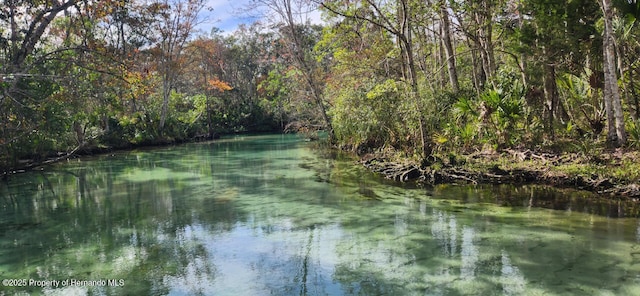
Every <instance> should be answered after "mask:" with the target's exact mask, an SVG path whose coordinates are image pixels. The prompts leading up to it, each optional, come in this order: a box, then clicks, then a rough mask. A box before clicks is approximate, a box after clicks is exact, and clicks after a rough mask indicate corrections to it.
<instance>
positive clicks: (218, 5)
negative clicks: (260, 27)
mask: <svg viewBox="0 0 640 296" xmlns="http://www.w3.org/2000/svg"><path fill="white" fill-rule="evenodd" d="M249 2H250V0H207V3H206V5H205V9H204V10H202V12H201V17H202V18H203V19H205V21H204V22H203V23H202V24H200V26H199V27H198V29H199V30H200V31H202V32H203V33H204V34H207V35H208V34H209V32H211V29H212V28H218V29H220V30H221V31H222V33H223V34H224V35H228V34H231V33H233V31H235V30H236V29H237V28H238V26H239V25H240V24H246V25H250V24H252V23H254V22H256V21H259V20H260V17H258V16H257V15H259V13H256V12H257V11H255V10H253V11H249V12H247V11H246V8H247V6H248V5H249ZM251 15H254V16H251ZM310 18H311V21H312V23H320V22H321V21H320V12H319V11H316V12H313V13H311V14H310Z"/></svg>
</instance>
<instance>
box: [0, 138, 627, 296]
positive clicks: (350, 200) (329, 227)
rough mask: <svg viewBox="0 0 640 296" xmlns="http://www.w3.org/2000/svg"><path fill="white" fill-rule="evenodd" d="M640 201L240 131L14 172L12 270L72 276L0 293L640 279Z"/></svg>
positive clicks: (5, 225)
mask: <svg viewBox="0 0 640 296" xmlns="http://www.w3.org/2000/svg"><path fill="white" fill-rule="evenodd" d="M550 196H551V197H550ZM539 206H542V207H547V208H541V207H539ZM637 213H638V209H637V206H635V205H633V204H631V205H629V204H624V203H620V202H615V201H614V202H601V201H593V200H592V199H588V198H585V196H584V193H580V192H573V193H558V192H556V191H550V190H549V189H545V188H539V187H520V188H513V187H508V186H506V187H505V186H502V187H472V186H454V185H447V186H439V187H435V188H427V189H425V188H422V189H421V188H402V187H399V186H392V185H390V184H388V182H384V181H382V180H381V179H379V178H378V177H376V176H373V175H372V174H370V173H368V172H366V171H364V170H363V169H362V168H361V167H360V166H358V165H354V162H353V160H349V159H339V160H334V159H332V158H331V157H327V155H324V154H323V153H319V152H318V151H317V150H314V149H310V147H309V144H308V143H306V142H304V141H302V140H301V139H299V138H297V137H296V136H292V135H266V136H242V137H233V138H227V139H222V140H219V141H215V142H210V143H196V144H188V145H181V146H175V147H167V148H160V149H149V150H138V151H131V152H122V153H115V154H112V155H104V156H100V157H95V158H87V159H81V160H71V161H69V162H67V163H61V164H57V165H55V166H51V167H47V168H45V169H44V170H43V171H41V172H30V173H25V174H21V175H16V176H13V177H12V178H11V179H10V181H9V182H7V183H1V184H0V279H3V280H4V279H25V280H32V281H36V280H38V281H39V280H46V281H60V283H62V282H64V281H65V280H67V286H65V287H62V285H61V284H59V286H58V287H36V286H34V285H27V286H22V287H7V286H6V285H4V286H3V285H0V295H14V294H18V295H20V294H45V295H74V294H75V295H425V294H426V295H640V220H638V219H637V218H635V217H637ZM110 280H111V281H110ZM70 281H74V282H75V283H76V284H74V285H70V284H69V283H70ZM82 281H85V282H82ZM102 281H104V282H102ZM16 283H19V282H15V281H14V282H6V284H9V285H15V284H16ZM78 283H79V284H78ZM89 283H95V284H97V285H96V286H90V285H89Z"/></svg>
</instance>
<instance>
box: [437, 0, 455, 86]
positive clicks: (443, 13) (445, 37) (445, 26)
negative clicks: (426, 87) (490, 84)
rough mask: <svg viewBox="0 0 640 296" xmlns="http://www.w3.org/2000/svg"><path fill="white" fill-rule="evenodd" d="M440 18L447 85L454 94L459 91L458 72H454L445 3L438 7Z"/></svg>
mask: <svg viewBox="0 0 640 296" xmlns="http://www.w3.org/2000/svg"><path fill="white" fill-rule="evenodd" d="M440 18H441V22H442V43H443V44H444V50H445V53H446V59H447V69H448V70H449V83H451V89H452V90H453V91H454V92H456V93H457V92H458V91H460V85H459V84H458V72H457V71H456V59H455V52H454V50H453V45H452V42H451V28H450V25H449V12H448V11H447V7H446V5H445V2H443V3H442V5H441V7H440Z"/></svg>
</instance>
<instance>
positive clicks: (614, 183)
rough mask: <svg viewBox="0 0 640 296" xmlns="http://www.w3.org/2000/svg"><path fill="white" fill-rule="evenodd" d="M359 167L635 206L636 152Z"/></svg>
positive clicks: (367, 162)
mask: <svg viewBox="0 0 640 296" xmlns="http://www.w3.org/2000/svg"><path fill="white" fill-rule="evenodd" d="M360 163H361V164H362V165H364V166H365V167H367V168H368V169H369V170H371V171H373V172H375V173H379V174H381V175H383V176H384V177H386V178H388V179H393V180H396V181H400V182H418V183H424V184H431V185H435V184H443V183H466V184H514V185H518V184H540V185H551V186H555V187H560V188H575V189H581V190H587V191H591V192H594V193H598V194H601V195H603V196H607V197H616V198H626V199H631V200H634V201H640V153H639V152H636V151H633V152H632V151H624V150H621V149H617V150H612V151H608V152H606V153H602V154H599V155H597V156H585V155H583V154H580V153H543V152H536V151H531V150H513V149H505V150H502V151H499V152H497V151H480V152H475V153H470V154H462V155H454V154H449V155H446V156H442V155H437V156H431V157H430V158H429V160H428V161H427V162H425V163H424V164H418V163H415V162H412V161H408V160H397V159H393V158H392V157H389V156H387V155H385V154H383V153H371V154H366V155H364V156H362V158H361V160H360Z"/></svg>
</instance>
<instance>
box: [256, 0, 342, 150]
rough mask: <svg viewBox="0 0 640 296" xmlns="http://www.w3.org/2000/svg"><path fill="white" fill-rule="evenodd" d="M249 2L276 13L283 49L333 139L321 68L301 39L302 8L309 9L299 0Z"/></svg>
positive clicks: (304, 20)
mask: <svg viewBox="0 0 640 296" xmlns="http://www.w3.org/2000/svg"><path fill="white" fill-rule="evenodd" d="M253 4H254V7H266V8H268V9H269V10H270V11H271V12H272V13H273V14H274V16H276V18H275V20H274V21H275V22H276V23H278V24H280V30H279V31H280V33H281V34H282V37H283V38H284V39H286V40H288V41H289V42H287V43H286V44H285V47H284V49H285V50H286V51H287V53H288V55H289V56H290V57H291V58H292V62H293V63H294V65H295V66H296V67H297V68H298V70H299V72H298V73H299V74H300V75H301V76H302V80H303V81H304V85H305V88H306V91H307V92H308V93H309V96H310V99H311V101H312V102H313V103H314V104H315V106H316V107H317V109H318V112H319V113H320V115H321V117H322V120H323V125H324V127H325V128H326V130H327V132H328V135H329V140H330V141H333V140H334V138H335V137H334V134H333V126H332V123H331V119H330V118H329V116H328V115H327V107H326V106H325V105H326V104H327V102H326V99H325V97H324V95H323V92H322V90H323V85H322V78H321V77H322V74H321V72H322V69H321V67H320V65H319V64H318V63H317V62H316V60H315V58H314V57H313V56H312V53H311V49H312V48H313V44H311V46H309V44H308V43H307V42H306V40H305V39H307V38H305V36H304V35H303V33H304V31H303V30H301V29H303V28H304V25H305V23H308V19H305V18H306V16H307V14H306V13H305V11H308V10H310V9H312V8H310V7H308V6H307V3H306V2H304V1H300V0H254V3H253Z"/></svg>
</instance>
